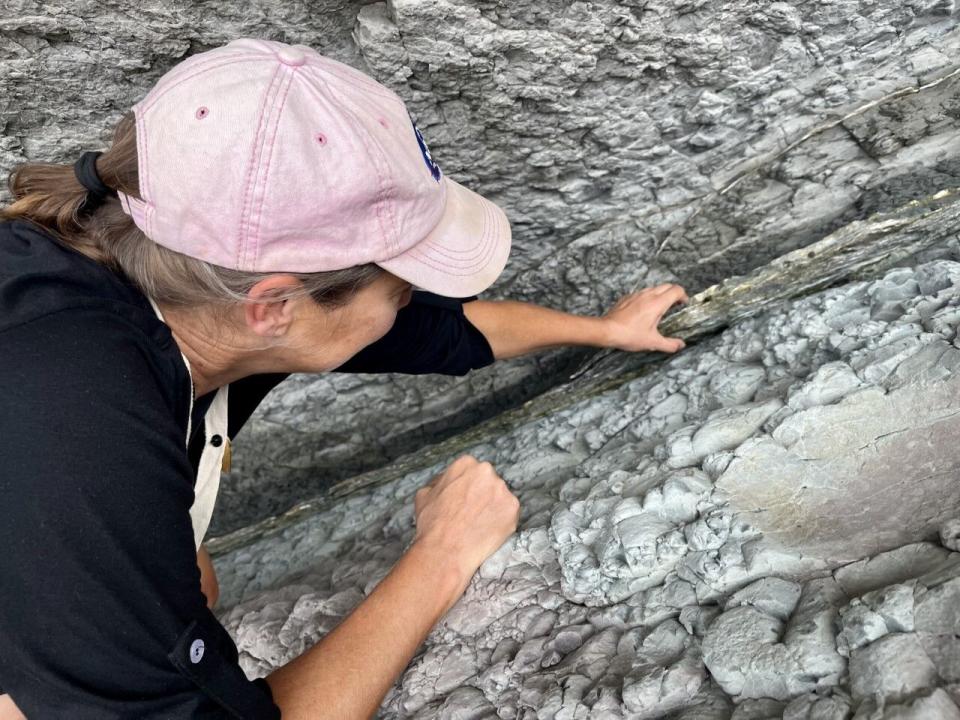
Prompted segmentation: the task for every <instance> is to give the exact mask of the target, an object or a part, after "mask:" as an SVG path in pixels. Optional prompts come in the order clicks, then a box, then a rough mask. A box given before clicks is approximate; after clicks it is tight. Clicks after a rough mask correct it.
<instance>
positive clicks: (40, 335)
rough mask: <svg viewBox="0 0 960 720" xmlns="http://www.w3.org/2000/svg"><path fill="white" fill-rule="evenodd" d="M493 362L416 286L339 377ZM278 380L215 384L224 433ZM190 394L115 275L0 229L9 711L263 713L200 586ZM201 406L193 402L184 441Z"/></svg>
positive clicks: (262, 693) (46, 241)
mask: <svg viewBox="0 0 960 720" xmlns="http://www.w3.org/2000/svg"><path fill="white" fill-rule="evenodd" d="M492 361H493V354H492V352H491V350H490V346H489V343H487V341H486V339H485V338H484V337H483V335H482V334H481V333H480V332H479V331H478V330H477V329H476V328H475V327H474V326H473V325H471V324H470V323H469V321H467V319H466V317H465V316H464V314H463V309H462V305H461V301H459V300H451V299H448V298H440V297H437V296H433V295H430V294H428V293H415V294H414V296H413V299H412V301H411V303H410V304H409V305H408V306H407V307H405V308H403V309H402V310H401V311H400V312H399V313H398V314H397V319H396V322H395V324H394V326H393V328H392V329H391V330H390V332H389V333H388V334H387V335H385V336H384V337H383V338H382V339H381V340H379V341H377V342H376V343H374V344H373V345H370V346H368V347H367V348H365V349H364V350H362V351H361V352H360V353H359V354H358V355H356V356H355V357H354V358H352V359H351V360H349V361H348V362H347V363H346V364H344V365H343V366H341V367H340V368H338V370H339V371H342V372H391V371H392V372H403V373H429V372H437V373H444V374H453V375H462V374H465V373H466V372H468V371H469V370H470V369H471V368H475V367H481V366H483V365H487V364H489V363H491V362H492ZM284 377H286V375H283V374H271V375H257V376H252V377H249V378H245V379H243V380H240V381H238V382H236V383H233V384H232V385H231V386H230V391H229V392H230V403H229V423H228V432H229V434H230V435H231V436H233V435H235V434H236V433H237V432H238V431H239V429H240V428H241V427H242V425H243V424H244V422H246V420H247V419H248V418H249V417H250V414H251V413H252V412H253V411H254V410H255V409H256V407H257V405H258V403H259V402H260V401H261V400H262V399H263V397H264V396H265V395H266V394H267V392H269V391H270V389H271V388H273V387H274V386H276V385H277V384H278V383H279V382H280V381H281V380H283V378H284ZM190 392H191V389H190V378H189V375H188V373H187V369H186V367H185V365H184V363H183V359H182V358H181V356H180V351H179V349H178V347H177V344H176V342H175V341H174V339H173V336H172V335H171V333H170V329H169V328H168V327H167V326H166V325H165V324H164V323H162V322H161V321H160V320H159V319H158V318H157V317H156V315H155V314H154V311H153V308H152V307H151V306H150V304H149V301H148V300H147V298H146V297H145V296H144V295H143V294H142V293H141V292H140V291H139V290H137V289H136V288H135V287H134V286H133V285H132V283H130V282H129V281H128V280H127V279H126V278H122V277H121V276H119V275H117V274H114V273H113V272H111V271H109V270H108V269H106V268H104V267H103V266H101V265H99V264H98V263H96V262H94V261H93V260H91V259H89V258H87V257H86V256H84V255H82V254H80V253H78V252H76V251H74V250H70V249H68V248H65V247H63V246H62V245H60V244H59V243H58V242H57V241H56V240H55V239H54V238H52V237H51V236H50V235H48V234H46V233H45V232H42V231H41V230H39V229H38V228H36V227H35V226H34V225H32V224H30V223H27V222H24V221H14V222H0V398H2V399H3V400H2V402H3V404H2V410H0V548H2V550H0V688H2V690H0V693H2V692H7V693H9V694H10V696H11V697H12V698H13V700H14V702H16V703H17V705H18V706H19V707H20V709H21V711H23V712H24V714H26V715H27V717H30V718H71V720H88V719H89V720H93V719H94V718H96V719H97V720H104V719H108V718H143V719H150V718H167V719H175V720H179V719H181V718H228V717H229V718H258V719H259V718H279V717H280V712H279V709H278V708H277V706H276V705H275V704H274V703H273V701H272V698H271V696H270V691H269V687H268V685H267V684H266V681H265V680H263V679H259V680H254V681H249V680H247V679H246V677H245V675H244V673H243V671H242V670H241V668H240V666H239V664H238V662H237V647H236V645H235V643H234V642H233V640H232V638H231V637H230V636H229V634H228V633H227V632H226V630H225V629H224V628H223V626H222V625H221V624H220V623H219V621H217V619H216V617H215V616H214V615H213V613H212V612H211V611H210V610H209V609H208V608H207V606H206V598H205V597H204V596H203V594H202V593H201V591H200V571H199V569H198V568H197V562H196V547H195V545H194V537H193V531H192V526H191V520H190V515H189V510H190V507H191V505H192V504H193V489H194V480H195V477H196V471H197V467H196V460H194V461H193V462H191V457H190V455H191V454H193V453H188V452H187V448H186V442H185V441H186V432H187V414H188V410H189V404H190ZM211 398H212V393H211V394H210V395H208V396H205V397H203V398H198V399H197V402H196V403H195V405H196V406H197V407H196V410H195V417H196V422H194V425H193V427H194V428H197V429H198V430H197V431H196V432H194V434H193V440H196V439H197V438H201V439H202V438H203V437H204V435H203V431H202V429H199V425H200V423H201V421H202V415H203V413H204V412H205V409H206V405H207V404H208V403H209V400H210V399H211ZM201 441H202V440H201ZM194 445H195V443H194V444H193V445H192V447H193V446H194ZM199 449H200V448H197V450H198V451H199ZM195 457H196V458H198V457H199V452H196V455H195Z"/></svg>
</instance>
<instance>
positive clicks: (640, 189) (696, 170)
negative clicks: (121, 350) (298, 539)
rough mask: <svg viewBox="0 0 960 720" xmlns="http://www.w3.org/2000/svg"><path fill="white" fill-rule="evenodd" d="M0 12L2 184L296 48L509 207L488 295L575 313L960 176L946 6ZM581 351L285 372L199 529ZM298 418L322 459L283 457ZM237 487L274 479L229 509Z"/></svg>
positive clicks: (691, 279) (708, 271)
mask: <svg viewBox="0 0 960 720" xmlns="http://www.w3.org/2000/svg"><path fill="white" fill-rule="evenodd" d="M5 9H6V10H7V12H6V13H5V15H4V19H3V20H2V22H0V86H2V88H3V92H2V93H0V123H2V134H0V167H2V168H3V169H4V170H9V169H11V168H12V167H13V165H14V164H16V163H18V162H21V161H24V160H46V161H71V160H73V159H74V158H75V157H76V156H77V155H78V154H79V153H80V152H81V151H82V150H85V149H90V148H93V147H98V146H101V145H102V144H103V143H105V142H107V132H108V130H109V128H110V127H112V125H113V124H114V123H115V122H116V120H117V119H118V118H119V117H120V115H121V114H122V113H123V112H124V111H125V110H126V109H128V108H129V107H130V105H132V104H133V102H135V101H136V100H138V99H139V98H140V97H142V96H143V95H144V94H145V93H146V92H147V90H148V89H149V87H150V86H151V85H152V84H153V83H154V82H155V81H156V79H157V78H158V77H159V76H160V75H161V74H162V73H163V72H165V71H166V70H167V69H169V68H170V67H171V66H172V65H174V64H175V63H177V62H178V61H179V60H181V59H182V58H184V57H186V56H188V55H190V54H192V53H195V52H199V51H202V50H205V49H208V48H211V47H215V46H217V45H220V44H222V43H224V42H227V41H229V40H230V39H232V38H235V37H239V36H242V35H247V36H259V37H265V38H269V39H274V40H281V41H285V42H290V43H302V44H306V45H309V46H311V47H314V48H316V49H318V50H320V51H321V52H324V53H326V54H328V55H330V56H331V57H334V58H336V59H339V60H342V61H344V62H347V63H349V64H351V65H353V66H355V67H358V68H360V69H361V70H364V71H365V72H368V73H370V74H371V75H373V76H374V77H376V78H377V79H378V80H380V81H381V82H384V83H386V84H387V85H389V86H391V87H393V88H394V89H395V90H396V91H397V92H398V93H400V95H401V96H403V97H404V98H405V100H407V102H408V105H409V107H410V109H411V112H412V113H413V115H414V116H415V117H416V118H417V121H418V124H419V126H420V127H421V129H422V130H423V132H424V134H425V136H426V137H427V140H428V142H429V143H430V147H431V151H432V154H433V155H434V157H435V158H437V159H438V161H439V163H440V165H441V167H442V169H443V170H444V172H446V173H447V174H449V175H450V176H451V177H453V178H455V179H457V180H460V181H463V182H465V183H467V184H468V185H470V186H471V187H473V188H475V189H477V190H478V191H480V192H482V193H485V194H487V195H488V196H490V197H491V198H492V199H494V200H496V201H497V202H499V203H500V204H502V205H503V206H504V207H505V208H506V209H507V211H508V214H509V216H510V219H511V222H512V224H513V227H514V232H515V246H514V247H515V249H514V252H513V257H512V259H511V263H510V265H509V266H508V268H507V271H506V272H505V273H504V275H503V277H502V278H501V279H500V281H498V283H497V284H496V285H495V286H494V287H493V288H492V290H491V292H490V293H489V295H490V297H514V298H518V299H525V300H530V301H534V302H540V303H544V304H547V305H551V306H554V307H560V308H564V309H567V310H571V311H577V312H585V313H598V312H601V311H602V310H603V309H605V308H606V307H608V306H609V305H610V304H611V303H612V302H613V301H614V300H615V299H616V298H617V297H618V296H619V295H621V294H624V293H626V292H628V291H630V290H633V289H636V288H637V287H640V286H642V285H646V284H651V283H656V282H661V281H664V280H673V279H677V280H680V281H681V282H683V283H684V284H685V285H686V286H687V287H688V289H690V290H694V291H695V290H699V289H702V288H704V287H706V286H707V285H709V284H711V283H713V282H716V281H718V280H721V279H723V278H725V277H727V276H729V275H731V274H735V273H742V272H745V271H747V270H750V269H752V268H753V267H756V266H758V265H760V264H762V263H764V262H765V261H767V260H769V259H770V258H772V257H775V256H778V255H780V254H782V253H784V252H786V251H788V250H791V249H794V248H797V247H801V246H804V245H806V244H807V243H809V242H812V241H814V240H817V239H819V238H820V237H822V236H823V235H825V234H827V233H828V232H830V231H831V230H833V229H835V228H837V227H841V226H843V225H845V224H847V223H850V222H851V221H855V220H857V219H862V218H865V217H867V216H869V215H870V214H872V213H875V212H880V211H885V210H889V209H891V208H893V207H897V206H899V205H901V204H903V202H904V201H906V200H909V199H912V198H916V197H923V196H927V195H930V194H932V193H933V192H935V191H937V190H940V189H942V188H944V187H948V186H951V185H955V184H957V176H958V167H960V164H958V160H957V158H958V148H960V144H958V140H957V135H956V133H955V132H954V131H953V120H954V119H955V117H956V115H957V108H958V95H957V87H958V84H957V82H956V79H957V77H958V76H957V75H956V73H955V72H954V65H953V62H954V60H953V59H954V58H955V57H956V56H957V50H958V44H960V31H958V29H957V22H956V19H957V18H956V14H955V11H954V3H953V2H937V1H936V0H910V1H908V2H903V1H902V0H896V1H895V0H876V1H874V0H871V1H869V2H868V1H866V0H832V1H831V2H799V1H793V2H761V1H760V0H738V1H737V2H727V3H705V2H699V1H697V2H690V1H689V0H654V1H653V2H642V3H640V2H614V1H613V0H596V1H593V2H575V3H545V2H525V3H510V4H504V3H495V2H492V1H489V0H481V1H477V0H430V1H426V0H394V1H393V2H390V3H387V4H384V3H373V4H369V3H364V2H340V3H326V2H321V3H312V4H311V5H310V7H309V9H308V8H306V7H305V6H304V5H303V3H298V2H270V3H253V4H252V5H250V4H247V5H244V6H243V7H242V8H240V7H232V6H226V5H223V6H221V5H218V6H216V7H211V6H208V5H204V4H196V3H185V2H167V1H166V0H164V1H163V2H158V1H157V0H148V1H147V2H142V3H137V4H136V5H134V4H130V3H127V4H121V5H117V4H110V3H107V4H104V3H93V2H73V3H69V4H62V3H39V2H36V1H34V0H19V1H18V2H15V3H14V4H13V5H11V6H10V7H8V8H5ZM50 118H56V119H57V121H56V122H51V121H50ZM0 192H2V191H0ZM6 199H7V196H6V195H0V201H5V200H6ZM613 268H616V271H615V272H613V271H612V269H613ZM579 359H580V358H579V356H577V355H571V354H568V353H553V354H550V355H547V356H542V357H541V358H539V359H537V360H521V361H517V362H513V363H504V364H499V365H498V366H496V367H495V368H491V369H488V370H485V371H481V372H477V373H472V374H471V375H470V376H468V377H466V378H455V379H437V378H431V379H430V380H429V382H424V381H422V380H415V379H410V378H401V377H389V378H382V377H381V378H368V377H352V378H348V377H328V378H319V379H316V378H314V379H312V380H310V381H307V380H299V381H294V382H291V383H290V384H289V385H285V386H284V387H282V388H279V389H278V390H277V391H276V394H275V397H274V398H271V400H270V401H269V402H268V403H267V404H266V405H265V406H264V407H263V410H262V412H261V413H259V414H258V416H257V417H256V419H255V420H254V422H253V423H252V424H251V426H250V428H249V429H248V430H247V431H246V434H247V436H248V437H249V440H250V442H241V443H239V444H238V446H237V453H236V458H235V471H234V473H233V474H232V476H231V477H230V478H227V479H225V481H224V492H223V498H222V499H221V502H220V504H219V507H218V512H217V514H216V515H215V517H214V519H213V523H212V529H213V533H214V534H215V535H216V534H220V533H222V532H225V531H227V530H230V529H233V528H235V527H238V526H240V525H243V524H246V523H248V522H250V521H251V520H255V519H257V518H259V517H263V516H265V515H269V514H275V513H276V512H278V511H280V510H282V509H284V508H286V507H289V506H290V505H292V504H294V503H295V502H296V501H297V500H298V499H300V498H302V497H305V496H310V495H313V494H316V492H318V491H319V490H320V489H321V488H322V487H324V486H325V485H327V484H329V483H330V482H331V481H335V480H339V479H342V478H344V477H348V476H350V475H352V474H354V473H356V472H360V471H363V470H368V469H371V468H374V467H378V466H381V465H383V464H384V463H386V462H389V461H390V460H392V459H394V458H395V457H397V456H398V455H400V454H402V453H403V452H406V451H410V450H413V449H415V448H416V446H418V445H421V444H427V443H429V442H431V441H434V440H436V439H438V438H442V437H445V436H447V435H449V434H452V433H454V432H457V431H460V430H463V429H465V428H467V427H469V426H471V425H473V424H475V423H476V422H477V421H478V420H480V419H483V418H486V417H490V416H491V415H493V414H495V413H497V412H499V411H500V410H503V409H504V408H506V407H509V406H513V405H517V404H519V403H521V402H522V401H523V400H525V399H527V398H529V397H532V396H534V395H536V394H537V393H538V392H540V391H541V390H543V389H544V388H546V387H548V386H549V385H550V384H552V383H553V382H554V381H555V380H556V379H557V378H559V377H563V376H564V375H565V374H566V373H568V372H569V371H570V369H571V366H572V365H575V364H576V363H577V362H578V361H579ZM304 398H310V399H311V401H310V402H309V403H305V402H304ZM314 398H316V399H318V400H319V401H318V402H313V399H314ZM331 398H337V402H336V404H335V406H334V407H335V410H336V412H333V413H331V412H328V408H329V404H328V403H327V402H326V401H327V400H328V399H331ZM310 406H312V408H311V407H310ZM290 408H295V410H294V411H290ZM278 423H279V426H278ZM292 426H305V427H307V428H308V431H307V436H308V437H309V441H308V442H309V444H310V445H311V446H313V447H316V446H322V447H323V448H324V450H323V451H310V450H309V449H308V448H307V447H306V446H305V445H301V446H296V445H295V444H293V443H292V442H291V441H290V440H289V438H290V437H292V436H293V435H294V434H296V433H291V431H290V428H291V427H292ZM345 428H347V429H345ZM384 428H389V429H387V430H384ZM302 435H303V434H301V436H302ZM265 447H266V448H267V449H266V450H264V448H265ZM254 485H256V486H258V487H260V488H264V487H271V486H272V487H273V488H274V490H273V491H264V492H263V493H262V495H261V497H260V499H259V500H258V501H257V502H249V501H242V500H241V498H242V497H245V498H249V497H250V493H249V488H250V487H251V486H254Z"/></svg>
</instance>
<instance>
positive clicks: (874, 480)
mask: <svg viewBox="0 0 960 720" xmlns="http://www.w3.org/2000/svg"><path fill="white" fill-rule="evenodd" d="M958 437H960V376H958V377H952V378H950V379H949V380H948V381H946V382H943V383H940V384H938V385H937V386H936V390H935V391H931V388H930V387H929V386H914V385H911V386H906V387H903V388H900V389H897V390H893V391H891V392H889V393H884V392H883V390H881V389H878V388H870V389H866V390H862V391H859V392H857V393H854V394H853V395H850V396H848V397H847V398H845V399H844V400H843V401H842V402H840V403H838V404H836V405H828V406H824V407H817V408H811V409H809V410H805V411H802V412H800V413H797V414H796V415H794V416H792V417H791V418H789V419H788V420H786V421H785V422H784V423H783V424H782V425H780V426H779V427H778V428H777V430H776V431H774V433H773V434H772V435H771V436H764V437H762V438H760V439H758V440H756V441H755V442H750V443H745V444H744V445H743V446H741V447H740V448H738V449H737V451H736V453H735V456H734V458H733V460H731V462H730V465H729V466H728V468H727V470H726V472H724V474H723V475H722V476H721V477H720V479H718V480H717V483H716V487H717V489H719V490H722V491H724V492H726V493H727V494H729V496H730V508H731V510H733V512H734V513H735V514H736V516H737V517H742V518H743V519H745V520H747V519H749V522H750V524H751V525H752V526H753V527H755V528H756V529H757V530H759V531H760V532H762V533H763V535H764V541H765V542H772V543H776V544H777V545H779V546H781V547H785V548H790V549H792V550H793V551H798V552H801V553H803V554H805V555H813V556H816V557H819V558H823V559H824V560H825V561H827V562H828V563H829V564H831V565H834V564H840V563H846V562H850V561H852V560H856V559H859V558H862V557H865V556H867V555H874V554H876V553H877V552H880V551H881V550H887V549H890V548H894V547H898V546H900V545H903V544H905V543H907V542H910V541H912V540H915V539H917V538H928V537H936V535H937V531H938V528H939V526H940V525H941V524H942V523H943V522H945V521H947V520H949V519H951V518H953V517H955V516H956V514H957V511H958V509H960V482H957V478H960V443H958V442H957V438H958ZM880 519H882V521H880Z"/></svg>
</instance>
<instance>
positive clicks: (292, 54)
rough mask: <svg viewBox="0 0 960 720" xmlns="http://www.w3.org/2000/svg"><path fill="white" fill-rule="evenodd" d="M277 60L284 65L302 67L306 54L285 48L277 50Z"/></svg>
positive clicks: (294, 48)
mask: <svg viewBox="0 0 960 720" xmlns="http://www.w3.org/2000/svg"><path fill="white" fill-rule="evenodd" d="M277 58H279V60H280V62H282V63H283V64H284V65H293V66H294V67H296V66H297V65H303V64H304V63H305V62H306V61H307V54H306V53H305V52H304V51H303V50H301V49H300V48H296V47H285V48H280V49H279V50H277Z"/></svg>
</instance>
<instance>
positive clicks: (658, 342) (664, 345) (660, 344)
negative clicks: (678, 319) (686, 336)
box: [650, 335, 687, 353]
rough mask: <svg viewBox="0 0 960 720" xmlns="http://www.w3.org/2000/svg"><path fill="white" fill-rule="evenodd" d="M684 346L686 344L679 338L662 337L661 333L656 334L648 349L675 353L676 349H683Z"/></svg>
mask: <svg viewBox="0 0 960 720" xmlns="http://www.w3.org/2000/svg"><path fill="white" fill-rule="evenodd" d="M686 346H687V344H686V343H685V342H684V341H683V340H681V339H680V338H668V337H663V335H658V336H657V337H656V338H655V339H654V341H653V342H652V343H651V348H650V349H651V350H659V351H660V352H666V353H675V352H677V351H678V350H683V349H684V348H685V347H686Z"/></svg>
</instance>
